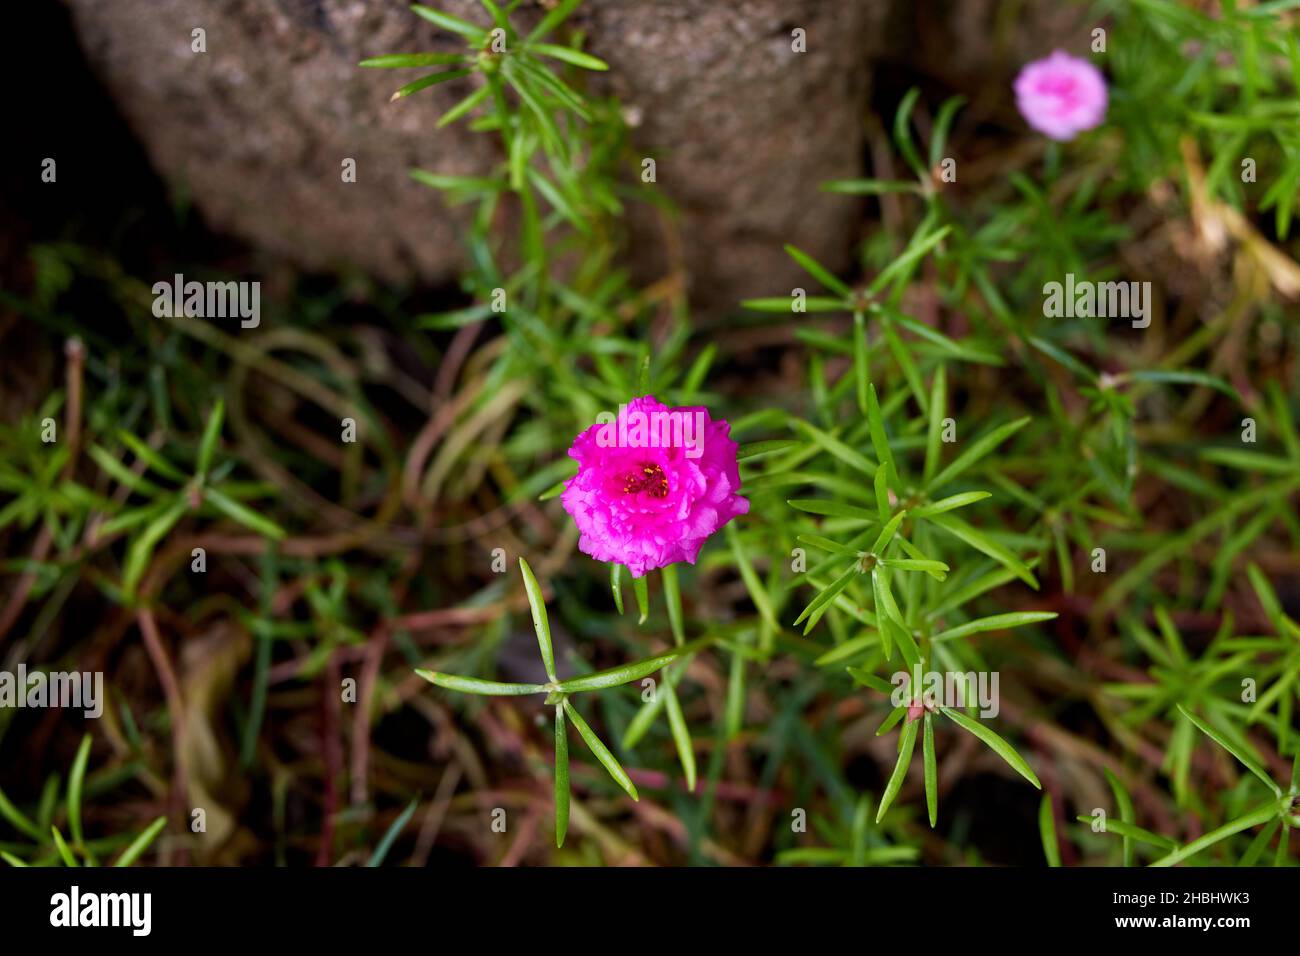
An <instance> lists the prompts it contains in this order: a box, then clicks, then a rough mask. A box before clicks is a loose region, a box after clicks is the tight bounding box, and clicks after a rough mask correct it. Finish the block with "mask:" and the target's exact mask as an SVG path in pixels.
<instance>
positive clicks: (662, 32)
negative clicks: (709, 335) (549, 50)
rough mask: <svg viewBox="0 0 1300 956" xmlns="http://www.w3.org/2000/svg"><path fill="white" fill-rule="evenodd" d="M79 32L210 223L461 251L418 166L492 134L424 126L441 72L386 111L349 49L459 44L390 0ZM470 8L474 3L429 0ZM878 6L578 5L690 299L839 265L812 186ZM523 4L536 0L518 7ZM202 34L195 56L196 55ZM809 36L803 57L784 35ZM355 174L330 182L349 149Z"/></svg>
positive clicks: (181, 0)
mask: <svg viewBox="0 0 1300 956" xmlns="http://www.w3.org/2000/svg"><path fill="white" fill-rule="evenodd" d="M65 3H66V4H67V5H68V6H69V7H70V8H71V10H72V12H73V19H74V22H75V25H76V29H77V31H78V35H79V38H80V42H81V44H82V46H83V48H84V49H85V51H86V54H87V56H88V58H89V60H90V62H91V64H92V67H93V68H94V69H95V70H96V71H97V73H98V74H99V75H100V76H101V77H102V79H103V81H104V82H105V84H106V85H107V86H108V88H109V89H110V91H111V93H112V95H113V97H114V98H115V100H116V101H117V103H118V104H119V105H120V108H121V109H122V111H123V113H124V114H125V116H126V117H127V120H128V122H129V123H130V124H131V126H132V128H133V129H134V130H135V132H136V134H137V135H138V136H139V138H140V140H141V141H142V142H143V144H144V146H145V149H146V150H147V152H148V155H149V157H150V159H151V161H152V162H153V164H154V165H155V167H156V168H157V170H158V171H159V172H160V173H161V174H162V176H163V177H164V178H165V179H166V180H167V181H168V182H169V183H170V184H171V185H172V186H173V188H178V189H180V190H183V192H184V194H186V195H188V196H189V197H191V198H192V200H193V201H194V203H195V204H196V206H197V207H198V209H199V210H200V211H201V212H202V214H203V215H204V217H205V219H206V221H207V222H208V223H209V224H210V225H211V226H212V227H213V228H215V229H217V230H218V231H222V232H228V233H230V234H233V235H235V236H238V237H240V238H242V239H244V240H246V241H248V242H250V243H251V244H253V245H254V246H256V247H258V248H260V249H262V250H265V251H268V252H270V253H273V254H275V255H278V256H282V257H284V258H286V259H287V260H289V261H291V262H293V263H295V264H297V265H299V266H302V267H305V268H308V269H312V270H332V269H338V268H344V267H349V266H351V267H357V268H359V269H361V270H363V271H365V272H367V273H370V274H373V275H375V276H377V277H379V278H381V279H383V280H385V281H389V282H407V281H423V282H439V281H444V280H447V279H449V278H451V277H453V276H454V274H455V272H456V269H457V268H458V266H459V265H460V262H461V244H460V241H459V239H458V233H459V231H460V230H461V229H463V227H464V221H463V216H462V215H461V213H460V211H458V210H454V209H448V208H447V207H446V205H445V204H444V203H443V201H442V199H441V197H440V196H439V195H438V194H436V193H435V192H433V191H432V190H429V189H427V188H426V187H424V186H421V185H419V184H417V183H415V182H413V181H412V180H410V179H409V177H408V175H407V171H408V170H409V169H410V168H412V167H421V168H425V169H431V170H436V171H438V172H444V173H475V172H480V171H482V170H484V169H485V168H487V167H488V166H489V165H490V164H491V163H492V162H493V148H494V147H493V144H492V142H491V140H490V137H486V136H482V135H476V134H473V133H470V132H469V131H468V130H466V129H465V128H463V127H452V128H448V129H444V130H435V128H434V122H435V120H436V118H437V117H438V116H439V115H440V114H441V112H442V111H443V110H445V109H446V108H447V107H448V106H450V105H451V104H452V103H454V102H455V101H456V100H457V99H459V97H460V96H463V95H464V93H465V92H466V90H467V89H468V88H467V87H466V86H464V85H462V84H464V83H468V82H471V81H469V80H466V81H461V82H460V83H450V84H447V85H446V86H439V87H436V88H434V89H432V90H428V91H424V92H423V93H421V94H419V95H416V96H412V97H410V98H409V99H406V100H402V101H400V102H398V103H392V104H390V103H389V102H388V100H389V95H390V94H391V93H392V91H393V90H394V89H395V88H396V86H397V85H400V82H405V80H402V79H401V78H400V77H401V76H405V71H403V72H402V74H400V75H399V74H398V73H396V72H394V71H386V70H362V69H358V68H357V66H356V64H357V62H358V61H359V60H361V59H363V58H365V57H367V56H374V55H378V54H382V53H393V52H412V51H425V50H443V49H445V50H449V51H450V50H456V49H459V40H458V39H457V38H454V37H451V36H449V35H447V34H445V33H442V32H440V31H438V30H437V29H436V28H434V27H433V25H432V24H429V23H427V22H425V21H423V20H421V19H419V18H417V17H416V16H414V15H413V14H411V13H410V11H409V9H408V8H407V4H406V3H402V2H362V0H113V2H112V3H105V2H103V0H65ZM432 5H435V6H440V7H442V8H444V9H446V10H448V12H452V13H456V14H459V15H461V16H464V17H466V18H467V19H475V20H478V21H484V20H485V15H484V14H483V13H482V11H481V8H480V7H479V5H478V4H477V3H476V2H474V0H445V2H444V3H441V4H439V3H437V2H436V0H435V2H434V3H433V4H432ZM890 5H891V4H890V2H889V0H876V2H872V0H836V2H824V0H735V2H721V0H589V2H588V3H587V4H585V5H584V7H583V8H581V9H580V11H579V13H578V15H577V17H576V20H575V22H576V24H577V25H578V26H580V27H582V28H584V29H586V30H587V31H588V33H589V42H588V49H590V50H591V51H592V52H593V53H595V54H597V55H599V56H601V57H603V58H604V59H606V60H607V61H609V63H610V64H611V66H612V70H611V73H610V74H609V76H608V79H606V80H604V82H607V83H608V84H610V89H612V90H613V91H614V92H616V93H617V94H618V95H619V96H620V98H622V99H623V100H624V101H625V102H626V103H627V104H628V106H630V107H631V108H632V109H633V111H634V112H635V113H636V114H638V115H639V116H640V117H641V121H640V123H639V125H638V126H637V128H636V130H635V134H634V140H635V142H636V144H637V147H638V149H642V150H644V151H645V152H646V154H647V155H654V156H655V157H656V158H657V166H658V169H657V172H658V184H659V186H660V187H661V188H663V189H664V190H665V191H666V192H667V194H668V195H669V196H671V197H672V199H673V200H675V202H676V203H677V204H678V205H679V207H680V209H681V211H682V220H681V230H680V234H681V236H682V239H683V244H684V246H683V254H684V259H685V262H686V264H687V267H688V270H689V272H690V277H691V281H692V287H693V291H694V294H695V296H696V301H697V302H698V303H699V304H701V305H703V306H705V307H721V308H726V307H728V306H730V305H733V304H734V303H735V301H736V300H737V299H739V298H742V297H745V296H750V295H765V294H784V293H788V292H789V290H790V288H791V287H793V286H794V285H797V284H806V281H805V280H803V279H799V278H798V276H799V273H798V272H797V270H795V269H794V268H793V266H792V264H791V263H790V262H789V261H788V260H787V258H786V256H785V255H784V253H783V252H782V250H781V246H782V244H783V243H785V242H793V243H795V244H797V245H799V246H801V247H803V248H805V249H807V250H808V251H809V252H811V253H813V254H814V255H817V256H819V257H821V258H823V259H824V260H825V261H827V262H828V263H829V264H830V265H832V266H836V267H839V266H843V265H845V264H846V263H847V262H848V258H849V252H850V246H851V238H852V230H853V226H854V221H855V217H856V215H857V212H858V209H857V207H856V205H855V203H853V202H849V201H845V199H843V198H842V197H834V196H829V195H826V194H823V193H820V192H819V191H818V190H817V185H818V183H820V182H821V181H823V180H826V179H831V178H838V177H845V176H852V175H855V174H857V173H858V172H860V164H861V152H862V150H861V147H862V137H861V125H862V124H861V120H862V112H863V109H864V107H865V96H866V90H867V75H868V74H867V66H868V63H869V62H870V58H871V56H872V51H873V44H874V43H875V42H876V41H875V39H874V38H875V37H876V35H877V34H878V33H879V32H880V26H881V24H882V23H883V22H884V19H885V16H886V13H887V11H888V8H889V6H890ZM530 13H531V15H533V16H537V15H538V14H539V13H540V10H538V11H530ZM200 27H201V28H203V29H204V30H205V31H206V42H207V52H206V53H202V54H196V53H193V52H192V51H191V46H190V44H191V31H192V30H194V29H195V28H200ZM795 27H802V28H803V29H805V30H806V31H807V43H808V52H807V53H803V54H798V53H794V52H792V50H791V42H790V38H791V30H792V29H794V28H795ZM349 157H350V158H353V159H355V160H356V163H357V181H356V182H355V183H344V182H342V180H341V176H340V171H341V164H342V162H343V160H344V159H345V158H349ZM634 236H635V241H634V243H633V262H634V264H635V265H636V266H637V267H638V271H639V272H640V273H641V274H643V275H653V274H654V272H655V270H656V269H658V268H660V267H661V266H662V263H663V261H664V259H663V250H662V242H661V240H660V238H659V233H658V231H657V227H654V226H653V225H651V224H649V223H648V222H646V221H644V220H642V221H640V222H639V223H638V224H637V225H636V228H635V229H634Z"/></svg>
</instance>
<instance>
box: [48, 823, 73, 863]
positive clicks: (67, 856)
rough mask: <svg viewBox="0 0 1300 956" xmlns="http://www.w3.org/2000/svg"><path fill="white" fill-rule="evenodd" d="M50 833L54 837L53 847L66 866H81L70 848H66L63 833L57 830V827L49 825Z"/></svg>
mask: <svg viewBox="0 0 1300 956" xmlns="http://www.w3.org/2000/svg"><path fill="white" fill-rule="evenodd" d="M50 833H51V834H52V835H53V837H54V848H55V849H56V850H58V851H59V856H61V857H62V858H63V862H64V864H65V865H66V866H81V864H80V863H78V862H77V858H76V857H75V856H74V855H73V853H72V850H70V849H69V848H68V844H67V842H66V841H65V840H64V839H63V834H62V833H60V832H59V828H58V827H50Z"/></svg>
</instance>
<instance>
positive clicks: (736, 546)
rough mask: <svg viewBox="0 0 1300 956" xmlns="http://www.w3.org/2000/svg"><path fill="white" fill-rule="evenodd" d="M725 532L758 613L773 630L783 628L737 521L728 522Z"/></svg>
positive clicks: (742, 578) (746, 588)
mask: <svg viewBox="0 0 1300 956" xmlns="http://www.w3.org/2000/svg"><path fill="white" fill-rule="evenodd" d="M724 533H725V534H726V535H727V542H728V544H730V545H731V555H732V557H733V558H735V560H736V568H737V569H738V570H739V571H740V578H741V580H742V581H744V582H745V590H747V591H748V592H749V598H750V600H751V601H753V602H754V607H756V608H758V613H759V614H760V615H762V617H763V620H764V621H766V622H767V625H768V626H769V627H770V628H771V629H772V630H773V631H779V630H781V625H780V624H779V623H778V622H777V620H776V612H775V611H774V610H773V609H772V599H771V598H770V597H768V594H767V590H766V589H765V588H764V587H763V582H762V581H760V580H759V579H758V575H757V574H756V573H755V572H754V566H753V565H752V564H751V563H750V561H749V558H748V556H746V554H745V552H744V549H743V548H741V546H740V532H739V531H737V530H736V522H734V521H729V522H727V525H726V530H725V532H724Z"/></svg>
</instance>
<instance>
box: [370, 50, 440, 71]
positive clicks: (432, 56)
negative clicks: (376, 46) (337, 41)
mask: <svg viewBox="0 0 1300 956" xmlns="http://www.w3.org/2000/svg"><path fill="white" fill-rule="evenodd" d="M464 61H465V55H464V54H463V53H389V54H386V55H384V56H372V57H370V59H368V60H362V61H361V62H360V63H358V64H357V66H365V67H372V68H374V69H380V70H400V69H406V68H407V67H413V66H444V65H446V64H448V63H463V62H464Z"/></svg>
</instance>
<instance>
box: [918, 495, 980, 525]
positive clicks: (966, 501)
mask: <svg viewBox="0 0 1300 956" xmlns="http://www.w3.org/2000/svg"><path fill="white" fill-rule="evenodd" d="M992 497H993V495H992V493H991V492H988V491H963V492H962V493H961V494H957V495H949V496H948V497H947V498H940V499H939V500H938V501H932V502H930V503H929V504H926V505H919V506H917V507H915V508H913V509H912V510H911V515H912V517H913V518H928V517H929V516H930V515H941V514H943V513H944V512H945V511H953V510H955V509H957V508H964V507H966V506H967V505H973V504H974V503H975V502H977V501H983V500H984V499H985V498H992Z"/></svg>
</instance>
